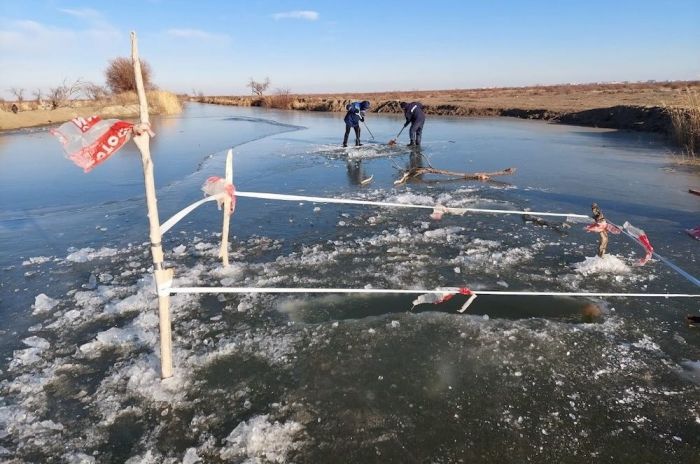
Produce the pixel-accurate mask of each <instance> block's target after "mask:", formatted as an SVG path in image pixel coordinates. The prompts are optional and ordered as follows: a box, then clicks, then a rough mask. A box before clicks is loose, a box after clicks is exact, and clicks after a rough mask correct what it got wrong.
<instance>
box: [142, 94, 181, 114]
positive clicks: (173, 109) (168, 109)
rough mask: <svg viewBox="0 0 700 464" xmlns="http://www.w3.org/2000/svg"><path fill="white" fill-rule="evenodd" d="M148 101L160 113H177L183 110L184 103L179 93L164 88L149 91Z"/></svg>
mask: <svg viewBox="0 0 700 464" xmlns="http://www.w3.org/2000/svg"><path fill="white" fill-rule="evenodd" d="M147 98H148V103H149V106H150V107H151V108H153V110H155V112H156V113H158V114H177V113H180V112H182V104H180V99H179V98H177V95H175V94H174V93H170V92H165V91H163V90H153V91H151V92H148V95H147Z"/></svg>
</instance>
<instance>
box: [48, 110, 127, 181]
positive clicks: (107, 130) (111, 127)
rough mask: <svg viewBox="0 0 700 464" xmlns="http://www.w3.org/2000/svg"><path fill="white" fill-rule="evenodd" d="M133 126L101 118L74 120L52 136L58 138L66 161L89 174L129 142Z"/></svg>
mask: <svg viewBox="0 0 700 464" xmlns="http://www.w3.org/2000/svg"><path fill="white" fill-rule="evenodd" d="M133 127H134V125H133V124H131V123H129V122H125V121H120V120H118V119H104V120H103V119H102V118H100V117H99V116H90V117H88V118H82V117H78V118H75V119H72V120H70V121H68V122H66V123H64V124H62V125H61V126H59V127H58V128H56V129H51V130H50V132H51V134H53V135H54V136H56V137H57V138H58V140H59V141H60V142H61V144H62V145H63V150H64V151H65V152H66V157H67V158H68V159H70V160H71V161H73V162H74V163H75V164H77V165H78V166H80V167H81V168H83V171H85V172H90V171H91V170H92V169H93V168H94V167H95V166H97V165H98V164H100V163H102V162H104V161H105V160H106V159H107V158H109V157H110V156H112V155H113V154H114V153H116V152H117V151H119V149H120V148H121V147H123V146H124V144H125V143H126V142H128V141H129V139H130V138H131V134H132V129H133Z"/></svg>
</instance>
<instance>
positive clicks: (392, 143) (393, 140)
mask: <svg viewBox="0 0 700 464" xmlns="http://www.w3.org/2000/svg"><path fill="white" fill-rule="evenodd" d="M405 128H406V126H403V127H402V128H401V130H400V131H399V133H398V135H397V136H396V138H393V139H391V140H389V143H388V144H387V145H389V146H390V147H392V146H394V145H396V139H398V138H399V137H400V136H401V132H403V130H404V129H405Z"/></svg>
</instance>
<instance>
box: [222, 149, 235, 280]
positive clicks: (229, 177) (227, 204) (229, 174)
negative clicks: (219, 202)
mask: <svg viewBox="0 0 700 464" xmlns="http://www.w3.org/2000/svg"><path fill="white" fill-rule="evenodd" d="M229 184H233V150H231V149H229V151H228V153H227V154H226V185H229ZM230 222H231V198H230V197H229V196H228V195H226V196H225V197H224V226H223V228H222V231H221V251H220V252H219V255H221V261H222V262H223V265H224V267H226V266H228V228H229V223H230Z"/></svg>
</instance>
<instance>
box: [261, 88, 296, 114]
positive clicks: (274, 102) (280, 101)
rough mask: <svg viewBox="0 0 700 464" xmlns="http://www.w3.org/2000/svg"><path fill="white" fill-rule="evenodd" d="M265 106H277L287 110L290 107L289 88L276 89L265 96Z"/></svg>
mask: <svg viewBox="0 0 700 464" xmlns="http://www.w3.org/2000/svg"><path fill="white" fill-rule="evenodd" d="M267 106H269V107H270V108H279V109H282V110H288V109H291V107H292V97H291V95H290V91H289V89H277V90H275V94H274V95H272V96H270V97H267Z"/></svg>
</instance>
